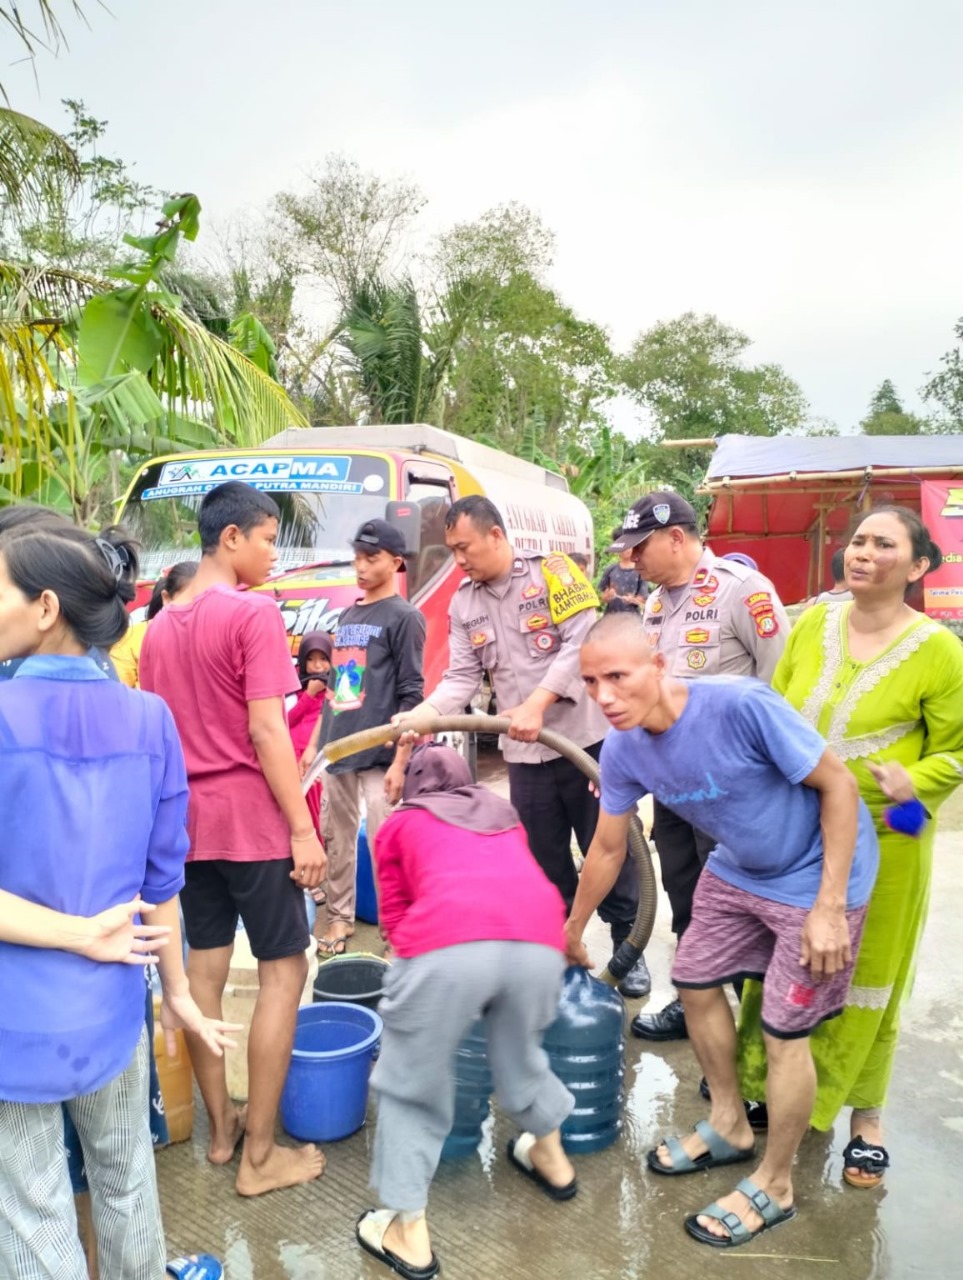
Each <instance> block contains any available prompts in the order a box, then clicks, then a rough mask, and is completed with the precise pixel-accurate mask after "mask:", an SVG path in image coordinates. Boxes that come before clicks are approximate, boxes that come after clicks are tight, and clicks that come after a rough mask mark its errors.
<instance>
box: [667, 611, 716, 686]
mask: <svg viewBox="0 0 963 1280" xmlns="http://www.w3.org/2000/svg"><path fill="white" fill-rule="evenodd" d="M719 658H720V637H719V624H718V623H707V624H706V625H705V626H700V625H695V626H691V627H686V628H684V630H683V631H682V633H681V634H680V636H679V644H678V648H677V650H676V656H675V663H674V665H673V668H672V674H673V675H674V676H717V675H718V674H719Z"/></svg>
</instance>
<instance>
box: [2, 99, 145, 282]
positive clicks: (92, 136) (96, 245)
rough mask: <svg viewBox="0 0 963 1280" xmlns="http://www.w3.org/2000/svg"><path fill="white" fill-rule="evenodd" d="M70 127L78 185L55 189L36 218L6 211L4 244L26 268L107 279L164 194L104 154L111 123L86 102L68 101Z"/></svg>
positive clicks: (65, 136) (68, 139) (35, 211)
mask: <svg viewBox="0 0 963 1280" xmlns="http://www.w3.org/2000/svg"><path fill="white" fill-rule="evenodd" d="M63 105H64V107H65V109H66V111H67V113H68V116H69V121H68V127H67V128H66V129H65V130H64V133H63V142H64V143H65V144H66V146H67V147H68V148H69V150H70V152H71V154H72V155H73V156H74V157H75V177H76V181H75V182H73V183H70V184H64V183H59V184H55V185H54V186H53V187H52V189H51V190H50V191H48V192H47V193H45V196H44V199H43V200H42V201H41V202H39V204H38V205H36V206H35V207H34V208H33V209H32V211H31V213H32V216H29V217H24V216H23V215H22V214H20V213H18V212H17V211H16V210H15V209H5V210H4V212H3V216H2V217H0V242H2V244H3V251H4V254H5V255H6V256H9V257H13V258H16V259H17V260H18V261H21V262H29V263H34V264H37V265H49V264H53V263H56V264H57V266H60V267H64V268H68V269H70V270H74V271H84V272H87V273H89V274H92V275H102V274H104V273H105V272H106V271H107V270H109V268H110V267H112V266H114V265H115V263H116V261H117V259H118V253H119V246H120V244H121V240H122V237H123V236H124V235H126V234H127V233H128V232H140V231H142V230H143V229H144V226H145V221H146V217H147V214H148V211H149V210H150V209H151V208H156V206H157V204H158V202H159V194H158V192H157V191H156V190H155V189H154V188H153V187H150V186H148V185H147V184H145V183H142V182H139V181H138V180H137V179H136V178H135V177H134V176H133V173H132V172H131V170H130V168H129V166H128V165H127V164H126V162H125V161H124V160H121V159H119V158H118V157H116V156H109V155H106V154H104V150H103V147H104V139H105V135H106V133H107V121H106V120H98V119H97V118H96V117H95V116H93V115H91V114H90V112H89V111H88V110H87V108H86V107H85V105H84V104H83V102H80V101H75V100H73V99H65V100H64V104H63Z"/></svg>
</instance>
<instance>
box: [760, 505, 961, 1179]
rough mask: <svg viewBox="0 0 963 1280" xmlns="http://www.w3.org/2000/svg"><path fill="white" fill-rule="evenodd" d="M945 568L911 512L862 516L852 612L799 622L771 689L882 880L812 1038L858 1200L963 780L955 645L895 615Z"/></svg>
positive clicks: (811, 614) (876, 1159)
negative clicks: (936, 858)
mask: <svg viewBox="0 0 963 1280" xmlns="http://www.w3.org/2000/svg"><path fill="white" fill-rule="evenodd" d="M941 560H942V556H941V554H940V551H939V548H938V547H936V546H935V544H934V543H933V542H932V540H931V539H930V536H929V533H928V531H927V530H926V528H925V526H924V525H923V524H922V523H921V521H920V519H919V517H918V516H917V515H916V514H915V513H914V512H912V511H909V510H906V509H905V508H901V507H883V508H878V509H877V510H875V511H872V512H871V513H870V514H868V515H867V516H866V518H865V519H864V520H862V522H861V523H860V525H859V527H858V528H857V530H856V532H855V534H854V535H853V538H852V540H851V542H850V544H849V546H848V547H847V548H846V555H845V571H846V586H847V587H848V588H849V589H850V591H852V593H853V600H852V603H851V604H820V605H816V606H815V607H813V608H811V609H809V610H807V612H806V613H804V614H803V615H802V617H801V618H800V620H799V622H798V623H797V624H796V626H795V627H794V628H793V631H792V633H791V635H790V637H789V640H788V643H787V645H786V650H785V653H784V654H783V656H782V659H781V661H780V663H779V666H778V667H777V668H776V673H775V677H774V679H773V688H774V689H776V690H778V691H779V692H780V693H782V694H783V696H784V697H785V698H787V699H788V701H789V702H791V703H792V705H793V706H794V707H796V708H797V709H798V710H799V711H801V712H802V714H803V715H804V716H805V717H806V719H807V720H809V721H810V723H811V724H813V725H814V726H815V727H816V728H817V729H818V730H819V732H820V733H821V734H822V735H823V736H824V737H825V739H826V741H827V743H828V744H829V746H830V747H831V748H832V750H833V751H834V752H835V753H836V754H837V755H838V756H839V757H840V758H841V759H842V760H844V761H845V762H846V764H847V765H848V766H849V768H850V769H851V770H852V772H853V773H854V774H855V776H856V779H857V781H858V783H859V790H860V795H861V796H862V798H863V800H864V801H865V802H866V804H867V806H868V807H869V810H870V812H871V813H872V815H873V819H874V822H875V825H876V831H877V834H878V836H879V844H880V866H879V875H878V877H877V880H876V885H875V888H874V890H873V896H872V898H871V900H870V904H869V913H868V915H867V918H866V926H865V930H864V932H863V939H862V945H861V947H860V950H859V957H858V960H857V963H856V970H855V973H854V975H853V984H852V988H851V990H850V995H849V999H848V1001H847V1004H846V1008H845V1009H844V1010H843V1013H842V1014H841V1015H840V1016H839V1017H838V1018H834V1019H833V1020H832V1021H829V1022H825V1023H823V1025H822V1026H821V1027H819V1028H818V1029H817V1031H816V1032H815V1033H814V1034H813V1036H812V1038H811V1045H812V1052H813V1058H814V1060H815V1062H816V1071H817V1077H818V1088H817V1092H816V1102H815V1106H814V1109H813V1114H812V1125H813V1127H814V1128H816V1129H824V1130H825V1129H830V1128H832V1125H833V1122H834V1121H835V1119H836V1116H837V1115H838V1114H839V1112H840V1110H841V1109H842V1108H843V1107H847V1106H848V1107H852V1108H853V1113H852V1117H851V1128H850V1133H851V1138H852V1141H851V1142H850V1143H849V1145H848V1146H847V1148H846V1150H845V1151H844V1153H843V1155H844V1162H845V1168H844V1171H843V1176H844V1178H845V1179H846V1181H847V1182H848V1183H850V1185H852V1186H856V1187H873V1186H878V1185H879V1183H880V1182H881V1181H882V1179H883V1173H884V1170H885V1169H886V1167H887V1165H888V1164H889V1155H888V1153H887V1151H886V1149H885V1147H884V1146H883V1127H882V1116H881V1113H882V1107H883V1103H884V1102H885V1098H886V1090H887V1086H888V1084H889V1078H890V1074H891V1072H892V1067H893V1057H894V1054H895V1052H896V1042H897V1036H898V1033H899V1016H900V1008H901V1005H902V1003H903V1001H904V1000H905V999H906V998H907V996H908V995H909V992H910V988H911V984H912V978H913V969H914V962H915V957H916V951H917V947H918V945H919V941H920V937H921V935H922V932H923V926H924V924H925V922H926V914H927V908H928V905H929V892H930V878H931V869H932V857H933V839H934V835H935V828H936V821H935V819H936V813H937V810H938V809H939V806H940V805H941V804H942V803H943V801H944V800H945V799H946V798H947V797H948V796H949V795H950V794H951V793H952V792H953V790H954V789H955V788H956V787H957V786H959V784H960V782H961V781H963V645H961V644H960V641H959V640H958V639H957V638H956V637H955V636H954V635H953V634H952V633H951V632H949V631H948V630H947V629H946V628H945V627H943V626H941V625H940V624H939V623H937V622H932V621H930V620H929V619H928V618H926V617H925V616H924V615H922V614H919V613H917V612H915V610H913V609H911V608H910V607H909V606H908V605H907V604H906V603H905V595H906V592H907V591H908V590H909V589H910V587H911V586H912V585H913V583H915V582H918V581H919V580H920V579H921V578H922V577H923V575H924V574H925V573H926V572H927V571H928V570H930V569H935V568H938V567H939V564H940V562H941ZM914 800H918V801H920V802H921V803H922V806H923V808H924V809H925V818H926V821H925V825H924V826H923V828H922V830H921V831H920V832H919V834H918V835H909V834H901V833H900V832H898V831H896V830H893V829H891V827H890V826H889V825H888V822H887V816H886V815H887V811H891V810H892V809H893V807H894V806H899V805H906V804H907V803H908V802H911V801H914ZM903 812H904V813H905V812H908V811H907V810H903ZM917 812H919V810H918V808H917ZM891 816H892V814H891ZM893 820H894V821H895V822H897V823H898V820H899V819H898V816H896V817H894V819H893ZM760 1006H761V987H760V985H759V983H757V982H747V983H746V986H745V990H744V992H743V998H742V1010H741V1015H740V1024H739V1066H740V1076H741V1082H742V1089H743V1096H744V1097H747V1098H762V1097H764V1096H765V1078H766V1060H765V1049H764V1047H763V1041H762V1033H761V1026H760Z"/></svg>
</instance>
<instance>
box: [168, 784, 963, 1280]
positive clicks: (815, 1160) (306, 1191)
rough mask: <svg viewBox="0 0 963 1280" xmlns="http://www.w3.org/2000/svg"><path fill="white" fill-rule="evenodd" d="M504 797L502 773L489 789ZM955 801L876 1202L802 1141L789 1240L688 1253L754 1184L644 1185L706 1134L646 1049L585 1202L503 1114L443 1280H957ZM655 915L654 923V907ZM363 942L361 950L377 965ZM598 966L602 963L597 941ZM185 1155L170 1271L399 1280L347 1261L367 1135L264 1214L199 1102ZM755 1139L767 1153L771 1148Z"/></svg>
mask: <svg viewBox="0 0 963 1280" xmlns="http://www.w3.org/2000/svg"><path fill="white" fill-rule="evenodd" d="M492 776H494V778H495V781H496V786H497V784H498V782H499V781H500V778H499V777H498V771H497V768H496V769H495V770H493V771H492ZM961 800H963V798H961V797H957V800H956V802H955V803H954V804H953V805H952V806H951V807H950V808H948V810H947V811H946V812H945V813H944V818H943V821H942V823H941V834H940V836H939V838H938V841H937V850H936V860H935V863H936V869H935V876H934V884H933V895H932V903H933V905H932V909H931V916H930V922H929V928H928V931H927V935H926V937H925V939H924V943H923V947H922V950H921V954H920V958H919V976H918V979H917V984H916V989H915V992H914V995H913V998H912V1001H911V1003H910V1004H909V1006H908V1007H907V1010H906V1012H905V1016H904V1021H903V1035H902V1040H901V1043H900V1048H899V1052H898V1056H897V1063H896V1070H895V1076H894V1082H893V1087H892V1091H891V1097H890V1104H889V1107H888V1109H887V1146H888V1148H889V1150H890V1153H891V1157H892V1160H893V1165H892V1168H891V1169H890V1170H889V1172H888V1173H887V1177H886V1181H885V1186H884V1188H882V1189H880V1190H877V1191H857V1190H854V1189H852V1188H849V1187H847V1186H846V1185H845V1184H844V1183H843V1181H842V1176H841V1175H842V1160H841V1153H842V1150H843V1147H844V1146H845V1144H846V1142H847V1140H848V1136H849V1135H848V1125H847V1122H846V1120H845V1119H841V1120H840V1122H839V1124H838V1125H837V1129H836V1132H835V1134H832V1135H821V1134H815V1133H813V1134H810V1135H809V1136H808V1137H807V1139H806V1140H805V1142H804V1143H803V1146H802V1149H801V1150H800V1153H799V1156H798V1159H797V1167H796V1175H795V1189H796V1203H797V1206H798V1209H799V1215H798V1217H797V1218H796V1219H795V1221H793V1222H791V1223H789V1224H787V1225H786V1226H783V1227H780V1228H778V1229H777V1230H774V1231H772V1232H769V1233H766V1234H764V1235H763V1236H762V1237H760V1238H759V1239H758V1240H756V1241H754V1242H753V1243H752V1244H750V1245H747V1246H745V1247H743V1248H740V1249H738V1250H735V1251H732V1252H725V1253H723V1252H720V1251H715V1250H710V1249H708V1248H706V1247H705V1246H702V1245H699V1244H697V1243H695V1242H694V1241H692V1240H690V1239H689V1237H688V1236H687V1235H686V1234H685V1232H684V1231H683V1228H682V1219H683V1217H684V1216H686V1215H687V1214H689V1213H691V1212H693V1211H695V1210H698V1209H699V1208H701V1207H703V1206H704V1205H706V1204H708V1203H709V1202H710V1201H712V1200H713V1199H715V1198H716V1196H718V1195H723V1194H725V1192H726V1191H727V1190H729V1189H731V1187H732V1186H734V1185H735V1183H736V1181H738V1179H739V1177H741V1176H742V1175H743V1174H744V1173H746V1172H748V1171H749V1169H750V1168H751V1166H748V1167H746V1166H737V1168H736V1169H735V1170H728V1171H727V1170H726V1169H720V1170H713V1171H709V1172H707V1173H699V1174H694V1175H692V1176H691V1177H686V1178H679V1179H668V1178H658V1177H656V1176H654V1175H652V1174H649V1173H647V1172H644V1171H643V1168H644V1156H645V1152H646V1151H647V1150H648V1149H649V1148H650V1147H652V1146H653V1145H655V1143H656V1142H657V1141H658V1140H659V1138H660V1137H661V1136H662V1135H663V1134H668V1133H678V1132H684V1131H685V1130H687V1129H688V1128H689V1127H691V1126H692V1125H693V1124H694V1123H695V1121H696V1120H698V1119H700V1118H702V1116H703V1115H704V1114H705V1110H704V1104H703V1103H702V1102H701V1100H700V1098H699V1095H698V1081H699V1076H700V1074H701V1073H700V1071H699V1069H698V1066H697V1064H696V1062H695V1058H694V1055H693V1054H692V1051H691V1049H690V1047H689V1044H688V1042H686V1041H681V1042H676V1043H670V1044H666V1045H664V1046H660V1047H655V1046H648V1045H646V1044H644V1042H642V1041H640V1040H636V1039H635V1038H633V1037H631V1036H628V1035H627V1040H626V1068H627V1071H626V1086H627V1094H628V1096H627V1103H626V1121H625V1129H624V1132H623V1135H622V1137H621V1139H620V1140H619V1142H618V1143H616V1145H615V1146H613V1147H611V1148H609V1150H608V1151H605V1152H601V1153H599V1154H598V1155H594V1156H587V1157H584V1158H582V1159H581V1160H580V1161H579V1165H578V1175H579V1194H578V1196H577V1197H576V1198H575V1199H574V1200H573V1201H570V1202H568V1203H566V1204H553V1203H552V1202H550V1201H549V1200H548V1199H547V1198H546V1197H545V1196H544V1195H543V1194H541V1193H540V1192H539V1191H538V1190H537V1188H536V1187H534V1186H533V1185H532V1184H530V1183H529V1182H527V1181H526V1180H525V1179H523V1178H521V1177H520V1176H519V1175H518V1173H517V1172H515V1171H514V1170H513V1169H512V1167H511V1166H510V1165H509V1164H508V1161H507V1158H506V1156H505V1144H506V1142H507V1141H508V1139H509V1138H510V1137H511V1136H512V1133H513V1131H512V1127H511V1125H510V1123H509V1122H508V1121H507V1120H506V1119H505V1117H503V1116H501V1115H499V1114H497V1112H496V1114H495V1115H494V1117H493V1119H492V1120H491V1121H490V1122H489V1126H488V1131H487V1133H486V1136H485V1141H484V1142H483V1144H482V1147H481V1149H480V1151H479V1152H478V1154H477V1155H475V1156H472V1157H470V1158H468V1159H466V1160H464V1161H462V1162H460V1163H458V1164H450V1165H442V1167H441V1170H440V1171H439V1174H438V1176H437V1178H436V1180H435V1183H434V1186H433V1188H432V1195H431V1200H430V1204H429V1223H430V1226H431V1228H432V1233H433V1242H434V1246H435V1249H436V1251H437V1253H438V1255H439V1257H440V1258H441V1261H442V1268H443V1274H444V1275H445V1276H447V1277H449V1280H489V1278H494V1277H498V1278H499V1280H510V1278H512V1277H530V1278H531V1280H557V1278H560V1277H564V1276H570V1275H571V1276H576V1277H580V1278H582V1280H641V1278H642V1277H656V1276H658V1277H667V1278H668V1280H689V1278H690V1277H692V1278H695V1277H699V1278H700V1280H703V1278H712V1277H716V1276H734V1277H738V1280H762V1277H770V1276H772V1277H782V1276H786V1277H792V1280H843V1277H845V1280H904V1278H907V1277H925V1278H926V1280H951V1278H954V1277H960V1276H963V1250H961V1245H960V1236H959V1228H958V1226H957V1224H958V1223H959V1221H960V1213H959V1208H958V1195H959V1189H960V1187H961V1186H963V1059H961V1045H963V999H961V995H960V990H961V975H963V858H961V857H960V854H961V852H963V837H961V834H960V830H961V828H963V802H961ZM663 905H664V904H663ZM374 934H375V931H374V930H368V929H365V928H364V927H362V929H361V930H359V934H358V935H356V938H355V946H354V947H353V949H357V950H364V949H367V948H369V947H371V948H372V949H373V945H374V941H375V938H374ZM589 941H590V944H591V943H594V946H593V947H591V948H590V949H592V951H593V956H594V957H595V958H597V959H598V960H599V962H602V961H604V959H605V958H606V957H607V951H606V938H605V932H604V930H602V929H601V928H599V927H598V926H597V922H593V932H592V934H591V935H590V939H589ZM670 943H671V935H670V933H669V930H668V918H667V914H666V912H665V911H664V910H660V913H659V917H658V920H657V923H656V929H655V932H654V934H653V939H652V942H651V943H650V946H649V949H648V951H647V956H648V960H649V964H650V967H651V969H652V974H653V980H654V983H655V988H654V990H653V993H652V995H651V997H649V999H648V1000H647V1001H632V1002H629V1003H628V1006H627V1012H628V1015H629V1016H631V1015H632V1014H634V1013H635V1012H637V1011H638V1009H639V1008H641V1007H642V1006H643V1005H647V1006H648V1007H649V1008H652V1009H658V1008H661V1007H662V1005H663V1004H664V1003H665V1001H666V1000H667V999H668V998H669V997H670V988H669V986H668V970H669V963H670V958H671V945H670ZM196 1114H197V1122H196V1124H195V1130H194V1136H193V1139H192V1140H191V1141H190V1142H187V1143H183V1144H181V1145H179V1146H176V1147H172V1148H169V1149H168V1150H166V1151H162V1152H160V1153H159V1154H158V1157H157V1161H158V1170H159V1176H160V1188H161V1202H162V1208H163V1214H164V1224H165V1228H166V1233H167V1239H168V1244H169V1246H170V1252H171V1254H172V1255H173V1254H177V1253H181V1252H183V1251H187V1250H198V1249H202V1250H205V1251H208V1252H211V1253H213V1254H215V1255H217V1256H218V1257H220V1258H222V1259H224V1261H225V1264H226V1274H227V1277H228V1280H275V1278H278V1280H281V1278H284V1280H377V1277H379V1276H381V1277H385V1276H387V1275H389V1274H390V1273H389V1272H388V1271H387V1270H386V1269H385V1268H384V1267H383V1266H381V1265H379V1264H378V1263H377V1262H375V1261H373V1260H371V1259H370V1258H368V1257H367V1256H366V1255H364V1254H362V1252H361V1250H360V1249H359V1248H358V1246H357V1245H356V1243H355V1241H354V1223H355V1220H356V1219H357V1217H358V1215H359V1214H360V1213H361V1212H362V1211H363V1210H364V1209H365V1208H367V1207H369V1206H371V1205H372V1204H373V1200H372V1196H371V1193H370V1192H369V1191H368V1189H367V1174H368V1161H369V1146H370V1141H371V1137H372V1128H371V1125H372V1124H373V1114H372V1113H371V1111H370V1110H369V1125H368V1126H366V1127H365V1128H364V1129H362V1130H361V1131H360V1132H359V1133H357V1134H355V1135H354V1136H353V1137H351V1138H348V1139H346V1140H345V1141H343V1142H339V1143H332V1144H329V1145H328V1147H327V1148H326V1152H327V1158H328V1164H327V1170H326V1172H325V1175H324V1177H323V1178H321V1179H320V1181H318V1182H316V1183H313V1184H311V1185H309V1186H305V1187H300V1188H296V1189H294V1190H290V1191H283V1192H277V1193H274V1194H272V1195H269V1196H266V1197H263V1198H261V1199H258V1200H253V1201H244V1200H241V1199H240V1198H239V1197H238V1196H236V1195H235V1193H234V1189H233V1180H234V1172H235V1168H236V1165H235V1166H229V1167H228V1168H226V1169H216V1168H213V1167H212V1166H211V1165H209V1164H208V1163H207V1161H206V1159H205V1156H204V1146H205V1140H206V1121H205V1119H204V1113H203V1107H202V1105H201V1104H200V1100H199V1099H198V1102H197V1107H196ZM764 1140H765V1139H764V1137H763V1138H761V1140H760V1141H764Z"/></svg>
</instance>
